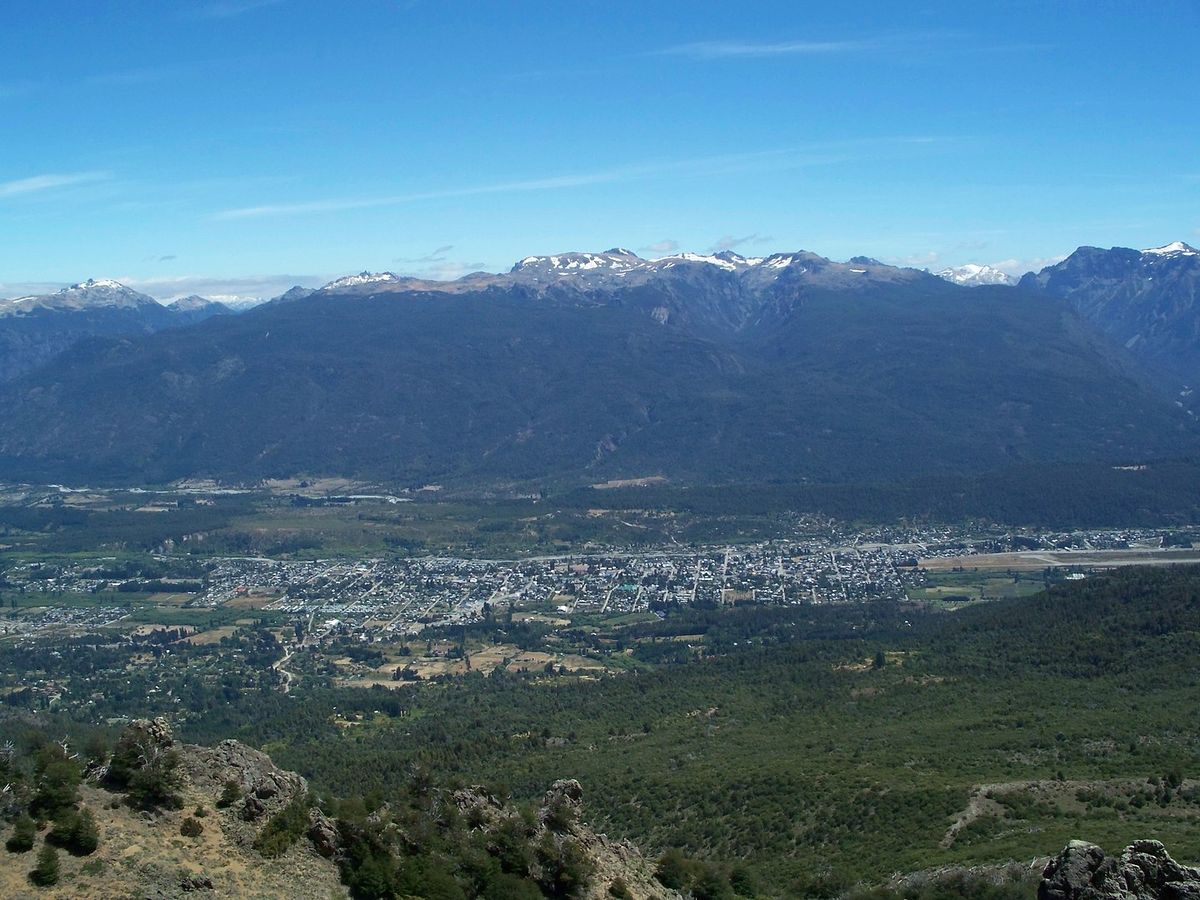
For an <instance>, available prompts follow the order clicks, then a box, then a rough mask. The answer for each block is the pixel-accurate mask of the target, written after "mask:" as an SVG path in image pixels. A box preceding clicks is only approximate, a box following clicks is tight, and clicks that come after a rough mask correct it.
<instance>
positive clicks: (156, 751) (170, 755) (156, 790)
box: [128, 747, 183, 809]
mask: <svg viewBox="0 0 1200 900" xmlns="http://www.w3.org/2000/svg"><path fill="white" fill-rule="evenodd" d="M182 787H183V776H182V775H181V774H180V772H179V753H178V752H176V751H175V750H161V749H160V748H157V747H155V748H151V749H150V750H149V751H148V753H147V755H146V756H144V757H143V758H142V766H141V768H138V769H135V770H134V771H133V772H132V773H131V774H130V776H129V787H128V794H129V800H130V802H131V803H133V804H134V805H135V806H140V807H142V808H144V809H156V808H158V807H167V808H168V809H178V808H179V807H180V806H182V805H183V800H182V798H181V797H180V796H179V791H180V789H181V788H182Z"/></svg>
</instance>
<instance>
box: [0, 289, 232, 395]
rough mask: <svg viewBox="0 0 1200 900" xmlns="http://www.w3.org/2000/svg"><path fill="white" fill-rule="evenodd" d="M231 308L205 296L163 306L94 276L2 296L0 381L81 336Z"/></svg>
mask: <svg viewBox="0 0 1200 900" xmlns="http://www.w3.org/2000/svg"><path fill="white" fill-rule="evenodd" d="M229 312H231V310H230V309H229V308H228V307H226V306H224V305H223V304H221V303H218V302H216V301H213V300H206V299H204V298H203V297H185V298H183V299H181V300H177V301H176V302H174V303H172V304H171V305H170V306H164V305H163V304H161V303H159V302H158V301H157V300H155V299H154V298H153V297H150V296H147V295H146V294H142V293H139V292H137V291H135V290H132V289H131V288H128V287H126V286H125V285H123V284H120V283H119V282H116V281H112V280H109V279H91V278H89V279H88V280H87V281H84V282H80V283H79V284H74V285H71V286H70V287H67V288H63V289H62V290H61V291H58V292H56V293H53V294H41V295H36V296H29V297H16V298H14V299H11V300H0V381H6V380H8V379H11V378H15V377H17V376H18V375H22V374H24V373H25V372H29V371H31V370H33V369H36V368H37V367H38V366H41V365H45V364H47V363H49V362H50V361H51V360H53V359H54V358H55V357H57V356H58V355H59V354H60V353H62V352H63V351H64V350H66V349H67V348H69V347H71V346H73V345H74V344H76V343H77V342H78V341H80V340H82V339H84V338H88V337H95V336H102V335H118V334H143V333H149V332H154V331H160V330H162V329H164V328H172V327H177V326H181V325H190V324H192V323H195V322H199V321H202V320H203V319H206V318H209V317H210V316H214V315H222V314H226V313H229Z"/></svg>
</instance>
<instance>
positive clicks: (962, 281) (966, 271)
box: [937, 263, 1017, 287]
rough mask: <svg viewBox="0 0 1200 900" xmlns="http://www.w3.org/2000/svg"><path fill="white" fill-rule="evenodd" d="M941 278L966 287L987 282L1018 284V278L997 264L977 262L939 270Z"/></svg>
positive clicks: (977, 285)
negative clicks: (985, 264)
mask: <svg viewBox="0 0 1200 900" xmlns="http://www.w3.org/2000/svg"><path fill="white" fill-rule="evenodd" d="M937 274H938V277H939V278H944V279H946V280H947V281H951V282H953V283H954V284H958V285H962V286H964V287H980V286H981V285H986V284H1016V283H1017V279H1016V278H1014V277H1013V276H1012V275H1009V274H1008V273H1007V272H1002V271H1000V270H999V269H997V268H996V267H995V266H984V265H979V264H977V263H967V264H966V265H965V266H954V267H952V268H949V269H942V271H940V272H938V273H937Z"/></svg>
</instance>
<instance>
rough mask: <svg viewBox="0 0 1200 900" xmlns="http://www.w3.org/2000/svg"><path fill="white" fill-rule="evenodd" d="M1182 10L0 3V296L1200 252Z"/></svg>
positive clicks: (203, 0)
mask: <svg viewBox="0 0 1200 900" xmlns="http://www.w3.org/2000/svg"><path fill="white" fill-rule="evenodd" d="M835 6H837V7H839V8H838V9H835V8H834V7H835ZM841 8H844V9H845V11H842V9H841ZM1198 26H1200V3H1198V2H1196V0H1177V2H1173V0H1163V2H1157V3H1155V4H1140V3H1132V2H1129V3H1118V2H1105V0H1092V2H1087V3H1084V2H1049V3H1047V2H1045V0H1039V2H1022V0H1013V2H996V3H982V2H980V3H963V2H956V3H936V2H932V3H913V4H902V3H877V4H876V3H869V2H867V3H858V4H853V5H849V4H842V5H835V4H828V3H824V4H808V3H797V2H794V0H793V2H786V3H783V2H781V3H773V2H763V3H755V2H752V0H747V2H744V3H739V4H731V3H728V2H722V3H704V2H690V3H672V2H658V3H646V2H641V3H625V2H606V3H589V2H570V3H565V2H561V0H559V2H511V3H499V2H495V3H491V2H489V3H483V2H456V0H441V2H422V0H409V2H401V0H346V2H342V3H332V2H313V0H257V2H256V0H197V2H194V3H188V2H178V3H166V2H122V0H109V2H106V3H92V4H85V3H79V2H75V0H39V2H36V3H35V2H32V0H29V2H23V3H22V2H15V3H10V4H7V5H6V6H5V9H4V11H3V12H2V13H0V129H2V130H0V236H2V237H3V240H0V296H12V295H15V294H17V293H23V292H26V291H27V290H29V289H31V288H34V287H36V286H39V285H45V286H52V285H60V284H63V283H68V282H72V281H78V280H82V279H84V278H87V277H114V278H120V279H122V280H125V281H126V282H127V283H130V284H132V285H134V286H137V287H140V288H142V289H144V290H147V291H148V292H149V293H152V294H155V295H156V296H160V297H168V296H173V295H179V294H182V293H190V292H192V291H198V292H200V293H207V294H221V295H230V296H233V295H237V296H258V295H270V294H272V293H277V292H278V290H281V289H282V288H284V287H287V286H288V285H290V284H294V283H304V284H315V283H321V282H323V281H325V280H328V278H330V277H333V276H336V275H340V274H344V273H346V272H349V271H358V270H362V269H370V270H385V269H386V270H392V271H397V272H408V273H414V274H422V275H426V276H432V277H450V276H454V275H457V274H460V273H462V272H466V271H470V270H474V269H484V270H490V271H499V270H502V269H506V268H508V267H509V266H510V265H511V264H512V263H513V262H514V261H515V260H516V259H518V258H520V257H522V256H526V255H529V254H534V253H548V252H555V251H561V250H568V249H584V250H602V249H605V248H608V247H612V246H617V245H619V246H625V247H629V248H631V249H634V250H637V251H638V252H640V253H642V254H643V255H650V256H653V255H662V254H663V253H664V252H668V251H669V250H671V249H675V248H679V249H687V250H696V251H705V250H712V249H719V248H725V247H728V248H732V249H735V250H737V251H738V252H741V253H744V254H746V255H764V254H766V253H769V252H774V251H783V250H797V249H806V250H813V251H816V252H818V253H822V254H824V255H827V256H831V257H833V258H835V259H844V258H848V257H849V256H852V255H856V254H866V255H870V256H875V257H878V258H880V259H883V260H886V261H889V262H896V263H904V264H910V265H917V266H922V267H925V266H928V267H932V268H941V267H943V266H946V265H956V264H961V263H963V262H968V261H970V262H984V263H993V264H996V263H999V264H1003V265H1004V266H1005V267H1006V268H1008V269H1010V270H1014V271H1016V270H1022V269H1025V268H1037V267H1039V266H1040V265H1041V264H1043V263H1044V262H1045V261H1047V260H1050V259H1053V258H1056V257H1059V256H1061V255H1063V254H1066V253H1069V252H1070V251H1071V250H1073V249H1074V248H1075V247H1076V246H1078V245H1080V244H1094V245H1099V246H1113V245H1122V246H1134V247H1147V246H1156V245H1159V244H1164V243H1167V242H1169V241H1171V240H1177V239H1182V240H1187V241H1190V242H1192V243H1200V116H1197V114H1196V108H1197V101H1196V95H1197V87H1198V86H1200V54H1198V53H1197V52H1196V44H1195V42H1196V35H1197V34H1198V33H1200V29H1198Z"/></svg>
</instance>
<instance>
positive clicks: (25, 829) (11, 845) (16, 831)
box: [4, 813, 37, 853]
mask: <svg viewBox="0 0 1200 900" xmlns="http://www.w3.org/2000/svg"><path fill="white" fill-rule="evenodd" d="M35 837H37V825H35V824H34V821H33V819H32V818H31V817H30V815H29V813H21V815H19V816H17V821H16V822H14V823H13V833H12V834H11V835H9V838H8V840H7V841H5V843H4V848H5V849H6V850H7V851H8V852H9V853H28V852H29V851H30V850H32V849H33V839H34V838H35Z"/></svg>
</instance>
